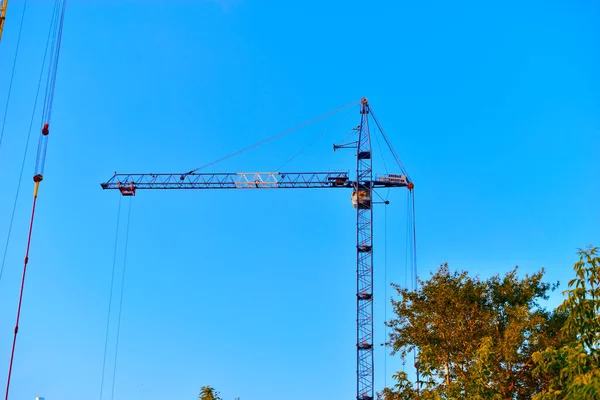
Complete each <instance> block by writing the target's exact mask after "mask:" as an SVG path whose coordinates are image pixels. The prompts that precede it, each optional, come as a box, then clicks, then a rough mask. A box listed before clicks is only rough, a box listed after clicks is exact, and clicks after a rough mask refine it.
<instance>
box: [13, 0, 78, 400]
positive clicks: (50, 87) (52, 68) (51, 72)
mask: <svg viewBox="0 0 600 400" xmlns="http://www.w3.org/2000/svg"><path fill="white" fill-rule="evenodd" d="M66 3H67V1H66V0H55V3H54V14H53V16H52V25H51V26H52V28H51V36H52V40H51V42H52V46H51V51H50V60H49V67H48V77H47V80H46V91H45V100H44V106H43V109H42V128H41V132H40V136H39V140H38V151H37V156H36V164H35V171H34V175H33V182H34V186H33V204H32V208H31V218H30V220H29V231H28V234H27V246H26V249H25V259H24V262H23V273H22V276H21V288H20V290H19V301H18V305H17V317H16V322H15V329H14V334H13V341H12V347H11V353H10V362H9V367H8V377H7V379H6V394H5V400H8V397H9V393H10V380H11V377H12V370H13V362H14V356H15V347H16V343H17V334H18V332H19V320H20V318H21V306H22V304H23V292H24V289H25V277H26V274H27V264H28V262H29V250H30V247H31V237H32V233H33V221H34V217H35V208H36V205H37V198H38V191H39V186H40V183H41V182H42V180H43V179H44V175H43V174H44V166H45V163H46V150H47V148H48V136H49V134H50V120H51V117H52V104H53V101H54V89H55V86H56V74H57V71H58V59H59V55H60V44H61V40H62V29H63V23H64V16H65V8H66Z"/></svg>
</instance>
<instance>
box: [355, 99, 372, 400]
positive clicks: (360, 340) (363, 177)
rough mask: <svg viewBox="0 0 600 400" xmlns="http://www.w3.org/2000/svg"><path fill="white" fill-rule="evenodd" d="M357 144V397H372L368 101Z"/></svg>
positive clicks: (370, 169) (364, 107)
mask: <svg viewBox="0 0 600 400" xmlns="http://www.w3.org/2000/svg"><path fill="white" fill-rule="evenodd" d="M360 115H361V118H360V126H359V130H358V142H357V144H356V148H357V152H356V182H355V184H354V190H355V193H356V194H357V195H358V202H357V207H356V301H357V304H356V338H357V339H356V343H357V345H356V364H357V382H356V385H357V388H356V393H357V399H360V400H371V399H373V395H374V393H373V392H374V388H373V380H374V368H373V185H372V180H373V170H372V164H373V160H372V158H371V135H370V133H369V105H368V103H367V102H366V100H365V99H363V101H362V103H361V110H360Z"/></svg>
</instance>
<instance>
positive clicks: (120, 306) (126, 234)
mask: <svg viewBox="0 0 600 400" xmlns="http://www.w3.org/2000/svg"><path fill="white" fill-rule="evenodd" d="M132 202H133V201H132V199H131V198H129V210H128V211H127V225H126V228H125V250H124V254H123V272H122V275H121V294H120V296H119V314H118V317H117V340H116V343H115V361H114V364H113V376H112V389H111V392H110V399H111V400H113V399H114V397H115V378H116V375H117V358H118V356H119V337H120V335H121V311H122V310H123V292H124V289H125V270H126V267H127V247H128V244H129V221H130V219H131V203H132Z"/></svg>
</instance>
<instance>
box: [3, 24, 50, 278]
mask: <svg viewBox="0 0 600 400" xmlns="http://www.w3.org/2000/svg"><path fill="white" fill-rule="evenodd" d="M51 27H52V25H51V26H50V29H51ZM49 44H50V31H49V32H48V39H47V40H46V50H45V51H44V58H43V60H42V68H41V69H40V77H39V79H38V85H37V90H36V94H35V100H34V102H33V111H32V113H31V119H30V121H29V131H28V134H27V141H26V142H25V150H24V151H23V161H22V162H21V172H20V173H19V182H18V184H17V191H16V194H15V201H14V203H13V208H12V213H11V216H10V222H9V224H8V234H7V236H6V244H5V246H4V253H3V255H2V264H1V265H0V281H1V280H2V275H3V273H4V265H5V264H6V254H7V253H8V245H9V243H10V238H11V234H12V227H13V222H14V219H15V212H16V210H17V203H18V200H19V193H20V191H21V183H22V182H23V171H24V170H25V162H26V160H27V153H28V151H29V143H30V142H31V132H32V131H33V122H34V120H35V112H36V110H37V104H38V100H39V97H40V89H41V87H42V78H43V76H44V69H45V65H46V58H47V56H48V47H49Z"/></svg>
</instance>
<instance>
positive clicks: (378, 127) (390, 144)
mask: <svg viewBox="0 0 600 400" xmlns="http://www.w3.org/2000/svg"><path fill="white" fill-rule="evenodd" d="M370 111H371V116H372V117H373V121H375V124H376V125H377V129H379V132H381V135H382V136H383V139H384V140H385V143H386V144H387V145H388V148H389V149H390V151H391V152H392V154H393V156H394V159H396V163H397V164H398V167H400V170H401V171H402V173H403V174H404V175H406V177H407V178H408V181H409V182H411V179H410V176H409V175H408V173H407V172H406V168H404V165H402V161H400V156H398V153H397V152H396V149H394V146H392V142H390V140H389V138H388V136H387V134H386V133H385V131H384V130H383V127H382V126H381V124H380V123H379V120H378V119H377V116H376V115H375V113H374V112H373V109H370Z"/></svg>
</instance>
